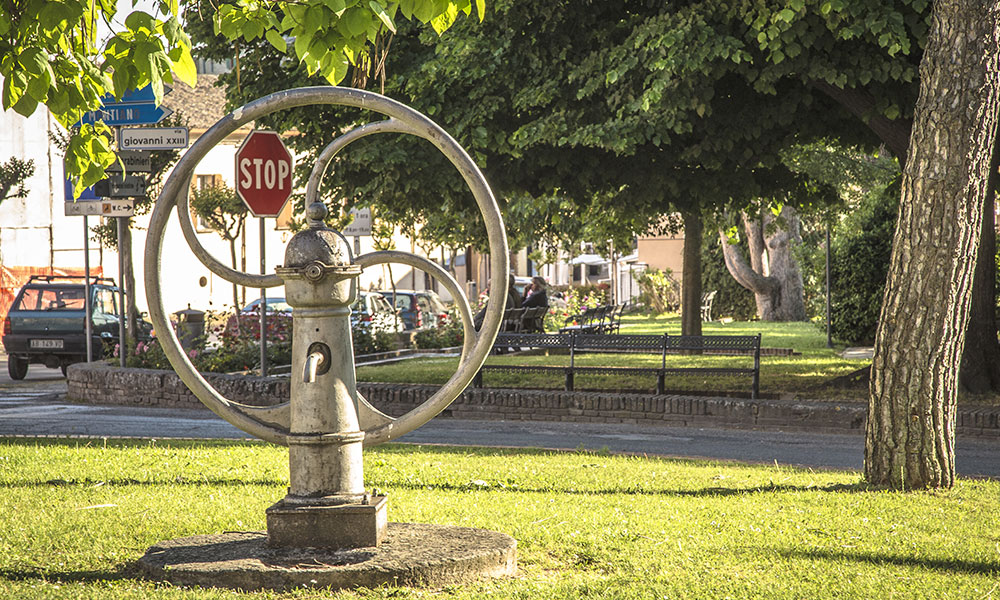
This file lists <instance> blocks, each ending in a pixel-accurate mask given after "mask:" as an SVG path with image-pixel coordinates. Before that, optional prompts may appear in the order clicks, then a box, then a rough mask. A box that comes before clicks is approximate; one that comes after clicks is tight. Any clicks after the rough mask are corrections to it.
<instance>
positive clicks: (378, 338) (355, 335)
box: [351, 324, 396, 356]
mask: <svg viewBox="0 0 1000 600" xmlns="http://www.w3.org/2000/svg"><path fill="white" fill-rule="evenodd" d="M351 341H352V342H353V345H354V355H355V356H357V355H359V354H375V353H376V352H386V351H388V350H392V349H393V347H395V345H396V335H395V334H394V333H389V332H388V331H384V330H381V329H376V330H375V331H372V328H371V327H370V326H368V325H367V324H359V325H357V326H355V327H352V328H351Z"/></svg>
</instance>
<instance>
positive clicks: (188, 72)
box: [170, 30, 280, 87]
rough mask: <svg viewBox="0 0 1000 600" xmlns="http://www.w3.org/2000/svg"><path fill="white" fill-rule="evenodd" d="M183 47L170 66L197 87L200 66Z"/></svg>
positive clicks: (189, 83) (182, 79)
mask: <svg viewBox="0 0 1000 600" xmlns="http://www.w3.org/2000/svg"><path fill="white" fill-rule="evenodd" d="M268 33H272V30H268ZM279 37H280V36H279ZM181 49H182V51H181V55H180V57H179V58H178V59H177V60H173V58H171V61H170V62H171V65H170V68H171V69H173V72H174V73H176V74H177V77H178V78H179V79H180V80H181V81H183V82H184V83H186V84H188V85H189V86H191V87H195V85H197V83H198V68H197V67H196V66H195V64H194V59H193V58H192V57H191V49H190V48H187V47H182V48H181Z"/></svg>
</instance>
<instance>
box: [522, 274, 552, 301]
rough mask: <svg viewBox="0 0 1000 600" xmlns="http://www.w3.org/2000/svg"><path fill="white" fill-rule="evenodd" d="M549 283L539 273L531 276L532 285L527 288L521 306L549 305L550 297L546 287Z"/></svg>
mask: <svg viewBox="0 0 1000 600" xmlns="http://www.w3.org/2000/svg"><path fill="white" fill-rule="evenodd" d="M547 287H548V285H547V284H546V283H545V280H544V279H542V278H541V277H538V276H537V275H536V276H535V277H532V278H531V285H530V286H529V287H528V289H527V290H525V296H524V302H522V303H521V308H536V307H539V306H548V305H549V298H548V296H547V295H546V293H545V289H546V288H547Z"/></svg>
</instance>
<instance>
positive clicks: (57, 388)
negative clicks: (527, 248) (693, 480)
mask: <svg viewBox="0 0 1000 600" xmlns="http://www.w3.org/2000/svg"><path fill="white" fill-rule="evenodd" d="M4 363H5V357H3V356H2V355H0V436H56V437H64V436H86V437H151V438H158V439H166V438H228V439H241V438H246V437H247V434H246V433H244V432H242V431H240V430H239V429H236V428H235V427H233V426H232V425H230V424H229V423H226V422H225V421H223V420H222V419H219V418H218V417H216V416H215V415H214V414H212V413H211V412H209V411H208V410H201V409H162V408H142V407H131V406H129V407H117V406H91V405H80V404H72V403H69V402H66V401H65V400H63V397H64V394H65V392H66V381H65V379H64V378H63V377H62V375H61V374H60V373H59V370H58V369H45V368H43V367H38V366H37V365H32V367H31V369H30V370H29V373H28V378H26V379H25V380H24V381H20V382H13V381H11V380H10V378H9V377H8V376H7V369H6V364H4ZM399 441H401V442H405V443H413V444H442V445H450V446H489V447H516V448H547V449H558V450H577V449H586V450H608V451H611V452H620V453H629V454H638V455H643V454H645V455H651V456H672V457H685V458H707V459H714V460H735V461H744V462H755V463H767V464H773V463H775V462H777V463H778V464H783V465H799V466H807V467H813V468H834V469H854V470H860V469H861V467H862V461H863V456H864V437H863V436H862V435H861V434H860V433H856V434H829V433H813V432H803V431H795V432H780V431H749V430H737V429H705V428H686V427H642V426H634V425H612V424H582V423H552V422H528V421H475V420H461V419H444V418H439V419H434V420H432V421H431V422H430V423H427V424H426V425H424V426H423V427H421V428H420V429H417V430H416V431H414V432H411V433H410V434H408V435H406V436H404V437H403V438H401V439H400V440H399ZM956 463H957V468H958V472H959V474H961V475H963V476H966V477H991V478H1000V442H997V441H993V440H987V439H977V438H959V440H958V451H957V458H956Z"/></svg>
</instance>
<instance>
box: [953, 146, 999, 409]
mask: <svg viewBox="0 0 1000 600" xmlns="http://www.w3.org/2000/svg"><path fill="white" fill-rule="evenodd" d="M998 142H1000V137H998V138H997V140H995V141H994V143H993V163H992V165H991V166H990V185H989V189H988V190H987V192H986V204H985V206H984V207H983V228H982V239H981V240H980V242H979V253H978V255H977V256H976V271H975V275H974V278H973V281H972V306H971V308H970V309H969V311H970V312H969V326H968V327H967V328H966V334H965V350H964V351H963V352H962V369H961V371H959V373H958V381H959V384H960V385H961V386H962V389H965V390H967V391H969V392H972V393H974V394H985V393H987V392H990V391H996V390H1000V343H998V342H997V319H996V300H997V292H996V268H997V267H996V252H997V231H996V218H995V213H994V210H995V207H996V195H997V186H998V184H1000V176H998V170H997V169H998V167H1000V143H998Z"/></svg>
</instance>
